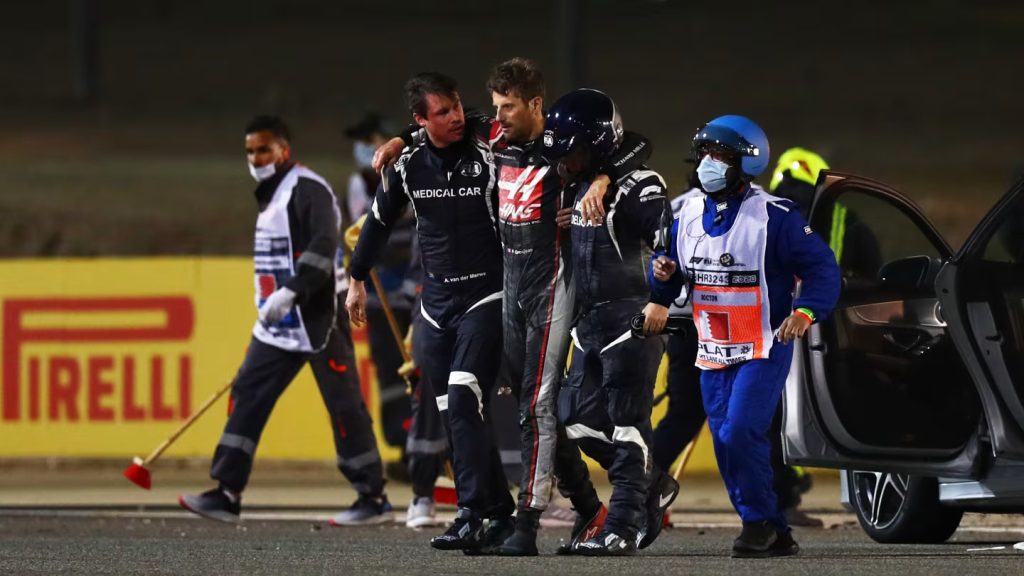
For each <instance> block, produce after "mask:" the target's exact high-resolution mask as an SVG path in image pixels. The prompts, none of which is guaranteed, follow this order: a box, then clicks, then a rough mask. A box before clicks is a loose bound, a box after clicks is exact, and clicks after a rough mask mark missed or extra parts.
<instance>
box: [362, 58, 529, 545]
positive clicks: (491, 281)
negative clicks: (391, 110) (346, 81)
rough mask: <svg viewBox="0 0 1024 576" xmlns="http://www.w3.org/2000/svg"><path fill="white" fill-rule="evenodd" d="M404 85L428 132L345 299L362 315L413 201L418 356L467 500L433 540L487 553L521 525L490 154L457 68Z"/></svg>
mask: <svg viewBox="0 0 1024 576" xmlns="http://www.w3.org/2000/svg"><path fill="white" fill-rule="evenodd" d="M406 96H407V100H408V105H409V110H410V112H411V113H412V116H413V119H414V120H415V121H416V122H417V124H419V125H420V126H422V127H423V128H425V129H426V133H427V138H425V139H424V140H423V141H421V142H420V143H419V144H416V145H414V146H410V147H407V148H405V149H404V150H403V152H402V154H401V156H400V157H399V158H398V161H397V162H396V163H395V164H394V166H393V167H391V168H388V170H387V172H386V174H385V177H384V181H383V183H382V186H381V188H380V189H378V191H377V194H376V195H375V197H374V201H373V205H372V206H371V208H370V213H371V215H372V216H369V217H367V219H366V223H365V224H364V225H363V229H362V231H361V233H360V236H359V243H358V244H357V245H356V250H355V254H354V256H353V258H352V266H351V273H352V286H351V288H350V290H349V294H348V299H347V301H346V306H347V307H348V310H349V313H350V314H351V315H352V319H353V320H354V321H355V322H358V323H361V322H365V321H366V290H365V286H364V281H365V280H366V277H367V276H368V275H369V272H370V269H371V268H372V266H373V265H374V263H375V261H376V259H377V257H378V256H379V254H380V251H381V250H382V249H383V247H384V245H385V243H386V242H387V239H388V236H389V234H390V233H391V228H392V227H393V226H394V223H395V221H396V219H397V218H398V217H399V215H400V214H401V212H402V210H403V209H404V208H405V207H406V206H408V205H409V204H411V205H412V207H413V212H414V214H415V216H416V232H417V237H418V239H419V248H420V256H421V258H422V264H423V290H422V292H421V294H420V314H421V315H422V317H423V320H424V321H425V322H424V323H423V324H422V325H421V328H423V329H422V330H420V331H419V332H417V334H416V345H417V346H418V347H420V351H421V352H422V353H421V354H420V355H419V358H418V359H419V360H421V361H422V364H420V368H421V369H422V371H423V372H424V373H425V374H426V378H425V379H424V382H426V383H427V384H428V385H429V386H431V387H432V388H434V395H435V397H436V400H437V408H438V410H439V411H440V412H441V414H442V419H443V420H445V422H446V423H447V428H448V440H449V444H450V446H451V449H452V450H451V451H452V459H453V464H454V469H455V488H456V492H457V493H458V504H459V510H458V513H457V514H456V518H455V522H454V524H452V526H451V527H450V528H449V529H448V530H447V531H446V532H445V533H444V534H441V535H439V536H436V537H434V538H433V539H432V540H431V546H433V547H434V548H437V549H441V550H464V551H467V552H469V553H487V552H491V551H492V550H493V548H494V547H495V546H496V545H497V544H500V543H501V542H503V541H504V539H505V538H507V537H508V536H509V535H510V534H511V533H512V532H513V531H514V527H515V525H514V520H513V518H512V512H513V511H514V509H515V504H514V502H513V501H512V496H511V494H509V491H508V484H507V481H506V479H505V474H504V471H503V469H502V462H501V457H500V455H499V452H498V450H497V447H496V445H495V443H494V439H493V432H492V426H491V417H490V399H491V391H492V389H493V388H494V384H495V379H496V378H497V371H498V366H499V363H500V360H501V331H500V330H498V329H497V327H498V326H500V324H501V296H502V290H501V286H502V284H501V283H502V265H501V242H500V241H499V239H498V227H497V219H496V218H497V214H496V211H495V210H496V206H497V202H496V200H497V175H496V171H495V166H494V158H493V156H492V154H491V152H490V150H489V149H488V148H487V145H486V144H485V143H482V142H480V141H478V140H477V139H475V138H474V137H473V136H472V134H471V133H469V132H467V130H466V123H465V114H464V112H463V109H462V102H461V100H460V98H459V93H458V90H457V86H456V83H455V81H454V80H453V79H451V78H450V77H448V76H445V75H443V74H438V73H425V74H419V75H417V76H414V77H413V78H412V79H410V80H409V82H408V83H407V84H406ZM384 183H386V187H385V186H384V185H383V184H384ZM484 520H489V523H488V525H487V527H486V531H485V527H484V524H483V522H484Z"/></svg>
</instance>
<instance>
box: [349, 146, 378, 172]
mask: <svg viewBox="0 0 1024 576" xmlns="http://www.w3.org/2000/svg"><path fill="white" fill-rule="evenodd" d="M376 151H377V147H376V146H374V145H373V144H367V143H366V142H356V143H355V144H353V145H352V156H353V157H354V158H355V159H356V166H357V167H358V168H369V167H370V166H371V165H373V153H374V152H376Z"/></svg>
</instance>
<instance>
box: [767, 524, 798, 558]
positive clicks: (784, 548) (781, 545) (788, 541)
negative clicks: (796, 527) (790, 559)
mask: <svg viewBox="0 0 1024 576" xmlns="http://www.w3.org/2000/svg"><path fill="white" fill-rule="evenodd" d="M776 534H777V535H778V538H777V539H776V540H775V543H774V544H772V547H771V548H770V549H769V550H768V551H769V552H770V554H769V555H770V556H794V555H796V554H798V553H799V552H800V545H799V544H797V543H796V540H794V539H793V531H792V530H790V529H788V528H787V529H786V530H779V531H778V532H776Z"/></svg>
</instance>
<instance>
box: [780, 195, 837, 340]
mask: <svg viewBox="0 0 1024 576" xmlns="http://www.w3.org/2000/svg"><path fill="white" fill-rule="evenodd" d="M769 210H776V211H777V212H776V213H775V214H774V215H773V217H776V218H780V219H781V221H780V228H779V233H778V234H779V235H778V240H777V242H778V244H777V246H776V256H777V258H778V261H779V262H784V263H787V265H788V266H789V267H790V268H791V272H792V273H793V275H794V276H796V277H797V278H800V281H801V284H800V296H799V297H798V298H797V299H796V300H794V301H793V308H794V309H796V308H808V309H810V310H811V311H812V312H813V313H814V319H815V321H819V322H820V321H821V320H824V319H825V318H826V317H828V315H829V314H831V313H832V309H833V308H835V305H836V302H837V301H838V300H839V290H840V287H841V281H840V274H839V266H838V265H837V264H836V257H835V254H833V253H832V250H831V249H830V248H829V247H828V244H826V243H825V241H824V240H823V239H822V238H821V236H819V235H818V234H817V233H815V232H814V231H813V230H811V227H810V225H808V224H807V221H806V220H804V217H803V216H801V215H800V211H799V210H797V209H796V205H795V204H793V203H785V204H781V203H780V204H776V205H772V206H771V207H769Z"/></svg>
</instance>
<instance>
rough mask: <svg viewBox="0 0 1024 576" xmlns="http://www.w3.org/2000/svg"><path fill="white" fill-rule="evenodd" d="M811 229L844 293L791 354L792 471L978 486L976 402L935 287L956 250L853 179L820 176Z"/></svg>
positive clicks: (894, 202) (895, 198)
mask: <svg viewBox="0 0 1024 576" xmlns="http://www.w3.org/2000/svg"><path fill="white" fill-rule="evenodd" d="M810 221H811V222H810V223H811V227H812V228H813V229H814V230H815V231H816V232H817V233H818V234H820V235H821V236H823V237H824V238H825V240H826V241H828V242H829V244H830V246H831V247H832V249H833V252H835V255H836V258H837V260H838V262H839V267H840V270H841V271H842V275H843V289H842V293H841V295H840V299H839V303H838V304H837V306H836V309H835V310H834V312H833V313H832V314H831V315H830V316H829V317H828V318H827V319H825V320H824V321H822V322H820V323H816V324H814V325H813V326H812V327H811V329H810V330H809V331H808V332H807V335H806V336H805V337H804V338H803V339H801V340H800V341H798V345H797V349H796V350H795V360H794V364H793V370H791V372H790V376H789V380H788V381H787V383H786V395H785V404H784V407H785V425H784V436H785V438H784V449H785V456H786V460H787V462H789V463H791V464H801V465H810V466H821V467H826V468H846V469H857V470H874V471H878V472H899V473H901V474H919V475H926V476H946V477H972V475H973V474H974V473H975V472H976V468H977V466H978V460H979V459H978V453H979V451H978V434H977V432H978V429H979V423H980V422H981V404H980V401H979V393H978V389H977V387H976V385H975V382H974V380H973V379H972V378H971V375H970V373H969V372H968V370H967V368H966V367H965V365H964V362H963V360H961V358H960V354H959V353H958V352H957V347H956V346H955V345H954V343H953V341H952V338H951V336H950V331H949V328H948V326H947V321H946V319H945V318H944V314H943V310H942V308H941V307H940V305H939V301H938V299H937V297H936V292H935V285H934V284H935V278H936V276H937V274H938V272H939V269H940V268H941V267H942V265H943V264H944V263H945V262H946V261H947V260H949V259H950V258H951V256H952V251H951V249H950V248H949V246H948V244H947V243H946V242H945V241H944V240H943V239H942V237H941V236H940V235H939V234H938V233H937V232H936V230H935V228H934V227H933V226H932V225H931V224H930V223H929V222H928V220H927V219H926V218H925V217H924V215H923V214H922V212H921V211H920V209H918V208H917V206H915V205H914V204H913V203H912V202H911V201H909V200H908V199H906V198H905V197H903V196H902V195H901V194H899V193H898V192H897V191H895V190H893V189H892V188H890V187H888V186H886V185H884V184H882V183H880V182H875V181H872V180H869V179H866V178H861V177H858V176H854V175H850V174H842V173H837V172H823V173H822V175H821V176H820V177H819V180H818V189H817V193H816V197H815V202H814V206H813V209H812V211H811V218H810Z"/></svg>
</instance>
